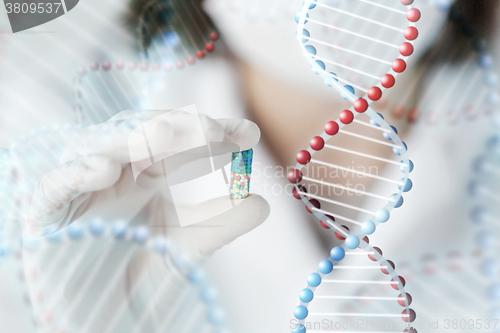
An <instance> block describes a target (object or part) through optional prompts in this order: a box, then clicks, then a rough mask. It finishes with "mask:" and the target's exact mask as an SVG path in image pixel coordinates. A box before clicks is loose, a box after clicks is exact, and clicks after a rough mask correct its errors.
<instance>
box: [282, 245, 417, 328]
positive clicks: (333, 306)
mask: <svg viewBox="0 0 500 333" xmlns="http://www.w3.org/2000/svg"><path fill="white" fill-rule="evenodd" d="M367 258H368V260H367ZM363 259H364V260H363ZM374 270H375V271H378V273H379V274H378V276H375V277H374V276H373V273H372V272H373V271H374ZM334 271H335V274H332V273H333V272H334ZM339 272H343V273H345V274H342V275H341V277H339V275H340V274H339ZM367 276H369V277H368V278H367ZM377 286H379V287H383V286H385V287H387V286H390V287H391V289H392V290H391V291H392V292H386V291H387V290H385V291H380V290H379V289H378V288H377ZM405 286H406V280H405V279H404V278H403V277H402V276H399V275H397V273H396V271H395V264H394V263H393V262H392V261H390V260H387V259H385V258H384V257H383V256H382V250H381V249H380V248H378V247H372V246H371V245H369V240H368V237H365V238H364V239H363V240H362V241H361V245H360V246H359V249H357V250H353V251H346V250H345V246H344V245H342V246H336V247H334V248H333V249H332V251H331V253H330V257H329V258H328V259H325V260H323V261H321V262H320V263H319V265H318V271H317V272H314V273H311V274H309V276H308V277H307V287H306V288H304V289H302V290H301V291H300V293H299V299H300V301H301V303H300V305H298V306H297V307H296V308H295V310H294V317H295V318H296V322H294V326H295V327H292V332H293V333H305V332H323V330H320V328H321V329H328V331H334V330H335V331H340V330H342V331H348V330H349V329H351V330H354V331H359V330H360V329H366V328H368V329H370V331H371V330H372V326H373V325H376V326H379V325H382V326H383V327H384V328H387V329H391V330H392V331H398V330H399V331H403V330H404V331H405V332H416V330H415V329H414V328H412V327H411V323H412V322H413V321H414V320H415V319H416V313H415V311H414V310H413V309H411V308H410V307H409V306H410V305H411V303H412V297H411V295H410V294H408V293H407V292H406V291H405ZM364 287H366V288H368V290H370V291H371V293H370V294H369V295H367V294H366V293H358V289H362V288H364ZM341 301H344V302H356V301H359V302H369V303H371V304H370V306H369V307H365V308H363V309H355V308H353V307H349V306H345V305H344V304H343V305H342V306H338V304H337V303H339V302H341ZM390 301H393V302H392V303H390ZM401 308H403V310H402V311H401ZM306 318H308V320H309V321H306ZM346 318H347V319H346ZM380 320H383V321H384V322H383V323H381V322H380ZM325 323H328V324H326V326H325ZM353 323H356V324H355V325H354V327H353ZM379 328H380V327H379Z"/></svg>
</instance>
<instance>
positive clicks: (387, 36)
mask: <svg viewBox="0 0 500 333" xmlns="http://www.w3.org/2000/svg"><path fill="white" fill-rule="evenodd" d="M412 3H413V1H401V3H400V2H398V1H389V0H384V1H368V0H366V1H349V0H340V1H333V2H332V1H327V0H317V1H316V0H308V1H305V2H304V7H303V8H302V11H300V12H298V13H297V14H296V17H295V18H296V21H297V23H298V27H297V39H298V40H299V42H300V46H301V49H302V52H303V55H304V57H305V58H306V59H307V61H308V62H309V63H310V65H311V68H312V70H313V72H314V73H316V74H318V75H319V76H320V77H321V78H322V79H323V80H324V82H325V84H326V85H328V86H332V87H334V88H335V89H336V90H337V91H338V92H339V93H340V94H341V95H342V96H344V98H346V99H348V100H350V101H351V102H352V103H356V104H357V107H356V110H357V112H364V111H365V110H366V108H367V106H368V104H369V102H368V101H377V100H379V99H380V98H381V97H382V94H383V91H384V90H385V89H388V88H392V87H393V86H394V84H395V82H396V76H397V75H398V74H399V73H402V72H404V71H405V70H406V68H407V59H408V58H409V57H410V56H411V55H412V54H413V52H414V46H413V44H414V41H415V39H417V37H418V30H417V28H416V27H415V22H417V21H418V20H419V19H420V16H421V14H420V11H419V10H418V9H416V8H412V6H411V4H412ZM359 97H364V98H363V99H361V100H357V99H358V98H359Z"/></svg>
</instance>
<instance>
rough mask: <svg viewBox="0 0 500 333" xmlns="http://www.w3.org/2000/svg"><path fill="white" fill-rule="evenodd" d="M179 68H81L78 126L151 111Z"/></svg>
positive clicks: (76, 83) (76, 92)
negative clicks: (130, 111) (151, 102)
mask: <svg viewBox="0 0 500 333" xmlns="http://www.w3.org/2000/svg"><path fill="white" fill-rule="evenodd" d="M175 68H176V67H175V66H173V65H168V64H167V65H162V64H161V63H149V62H147V61H144V62H137V61H129V62H125V61H116V62H110V61H105V62H103V63H97V62H92V63H90V64H89V65H88V66H86V67H81V68H80V69H79V70H78V72H77V76H76V77H75V78H74V79H73V106H72V108H73V113H74V119H75V123H76V124H84V125H90V124H97V123H102V122H104V121H107V120H108V119H109V118H111V117H112V116H114V115H115V114H117V113H118V112H121V111H123V110H127V109H133V110H145V109H148V108H149V104H148V101H149V100H150V99H151V96H152V95H154V94H155V93H156V92H158V90H159V89H160V88H159V87H160V86H161V85H160V84H159V83H160V82H162V81H166V80H172V76H173V75H176V74H175V73H172V71H173V70H174V69H175ZM174 80H175V79H174Z"/></svg>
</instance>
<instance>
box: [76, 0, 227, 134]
mask: <svg viewBox="0 0 500 333" xmlns="http://www.w3.org/2000/svg"><path fill="white" fill-rule="evenodd" d="M137 10H140V12H141V15H140V16H139V18H138V22H134V24H136V25H137V39H138V41H137V50H138V56H137V58H136V59H129V60H124V59H121V60H120V59H117V60H113V61H111V60H109V61H94V62H90V63H89V64H88V65H85V66H83V67H81V68H79V69H78V70H77V73H76V76H75V77H74V78H73V106H72V109H73V112H74V118H75V122H76V123H77V124H86V125H88V124H95V123H100V122H103V121H106V120H107V119H109V118H110V117H111V116H113V115H115V114H116V113H118V112H120V111H123V110H126V109H134V110H143V109H147V108H150V106H149V104H148V103H147V100H149V99H150V97H151V96H153V95H154V93H155V92H159V91H161V90H160V89H161V87H160V86H161V83H162V82H164V81H167V80H182V78H183V77H182V76H181V75H182V74H181V73H178V72H179V71H182V70H186V69H188V68H189V67H191V66H193V65H195V64H197V63H199V62H200V61H202V60H203V59H205V58H206V57H207V56H208V55H210V54H211V53H213V52H214V51H215V42H216V41H218V40H219V33H218V32H217V30H216V28H215V27H214V25H213V24H212V22H211V20H210V19H209V18H208V16H207V15H206V14H205V13H204V12H202V11H201V9H200V6H198V5H196V4H195V0H189V1H179V0H172V1H157V0H153V1H150V2H148V3H147V4H146V5H145V6H144V7H141V8H137Z"/></svg>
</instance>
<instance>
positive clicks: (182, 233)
mask: <svg viewBox="0 0 500 333" xmlns="http://www.w3.org/2000/svg"><path fill="white" fill-rule="evenodd" d="M225 200H227V198H224V197H222V198H217V199H213V200H209V201H207V202H204V203H202V204H200V205H196V206H195V207H190V208H191V209H196V210H200V211H205V208H204V207H214V206H217V205H219V204H224V203H225V202H226V201H225ZM235 202H236V206H235V207H233V208H232V209H230V210H228V211H226V212H224V213H222V214H220V215H218V216H215V217H212V218H210V219H207V220H205V221H203V222H200V223H197V224H194V225H190V226H187V227H181V228H179V227H174V228H172V227H170V228H168V231H167V234H168V235H171V236H172V238H173V239H175V241H176V243H178V244H179V245H180V246H181V248H184V249H186V250H187V251H188V252H190V253H191V254H193V255H194V256H196V257H198V258H199V259H204V258H207V257H209V256H210V255H211V254H212V253H213V252H214V251H216V250H218V249H220V248H221V247H223V246H224V245H227V244H229V243H231V242H232V241H234V240H235V239H236V238H238V237H240V236H243V235H244V234H246V233H248V232H250V231H251V230H253V229H255V228H256V227H258V226H259V225H261V224H262V223H263V222H264V221H265V220H266V219H267V217H268V216H269V213H270V207H269V203H268V202H267V201H266V200H265V199H264V198H263V197H261V196H260V195H257V194H251V195H250V196H248V197H247V198H246V199H243V200H235Z"/></svg>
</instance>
